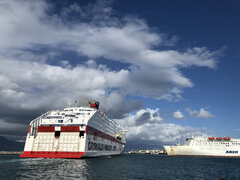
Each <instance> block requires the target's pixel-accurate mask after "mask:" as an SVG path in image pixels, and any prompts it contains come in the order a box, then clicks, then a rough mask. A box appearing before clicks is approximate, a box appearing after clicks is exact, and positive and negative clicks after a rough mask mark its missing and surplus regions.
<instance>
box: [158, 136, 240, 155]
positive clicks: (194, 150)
mask: <svg viewBox="0 0 240 180" xmlns="http://www.w3.org/2000/svg"><path fill="white" fill-rule="evenodd" d="M163 147H164V149H165V150H166V152H167V154H168V155H169V156H222V157H240V154H239V152H240V139H231V138H230V137H224V138H222V137H217V138H215V137H209V138H206V137H203V136H196V137H189V138H187V139H186V142H185V144H184V145H175V146H163Z"/></svg>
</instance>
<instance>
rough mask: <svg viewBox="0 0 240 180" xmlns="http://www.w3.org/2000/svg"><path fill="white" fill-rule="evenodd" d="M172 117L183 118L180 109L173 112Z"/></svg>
mask: <svg viewBox="0 0 240 180" xmlns="http://www.w3.org/2000/svg"><path fill="white" fill-rule="evenodd" d="M173 118H174V119H176V120H180V119H184V115H183V114H182V112H181V111H179V110H177V111H174V112H173Z"/></svg>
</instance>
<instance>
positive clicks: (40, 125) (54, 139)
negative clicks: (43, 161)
mask: <svg viewBox="0 0 240 180" xmlns="http://www.w3.org/2000/svg"><path fill="white" fill-rule="evenodd" d="M81 110H82V111H86V112H87V113H86V114H87V116H84V117H81V116H78V117H75V119H74V120H72V119H70V120H71V122H72V124H70V123H69V119H68V118H67V119H66V117H70V116H71V117H73V115H71V114H74V113H75V112H74V111H76V112H79V111H81ZM65 111H67V110H65ZM62 112H63V111H62ZM51 114H56V113H52V112H51V113H46V114H45V115H42V116H40V117H39V118H37V119H36V120H33V121H32V122H31V123H30V126H29V130H28V134H27V138H26V143H25V148H24V153H23V154H21V155H20V157H30V158H84V157H100V156H112V155H119V154H121V152H122V151H123V149H124V147H125V137H124V135H122V136H121V137H122V138H119V137H118V138H117V136H116V134H118V135H119V134H121V133H122V129H121V128H120V127H119V126H118V125H116V123H115V122H113V121H111V120H110V119H108V118H106V116H105V115H104V114H103V113H101V112H100V111H99V110H91V109H90V108H80V107H79V108H76V109H75V108H73V111H71V112H70V113H68V114H67V115H66V114H64V115H65V116H64V117H65V118H63V120H55V119H54V118H55V117H57V116H56V115H55V116H52V117H53V120H49V119H50V118H49V117H51V116H50V115H51ZM58 114H61V112H60V113H59V112H58ZM62 114H63V113H62ZM69 114H70V115H69ZM75 114H77V113H75ZM78 114H80V115H82V114H83V113H82V114H81V113H78ZM48 118H49V119H48ZM57 118H59V117H57ZM64 122H65V123H64ZM76 122H77V123H76Z"/></svg>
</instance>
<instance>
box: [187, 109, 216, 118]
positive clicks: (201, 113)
mask: <svg viewBox="0 0 240 180" xmlns="http://www.w3.org/2000/svg"><path fill="white" fill-rule="evenodd" d="M186 111H187V112H188V113H189V114H190V116H192V117H195V118H212V117H214V116H213V115H212V113H210V112H209V111H207V110H205V109H204V108H201V109H200V110H199V111H196V110H191V109H190V108H188V109H186Z"/></svg>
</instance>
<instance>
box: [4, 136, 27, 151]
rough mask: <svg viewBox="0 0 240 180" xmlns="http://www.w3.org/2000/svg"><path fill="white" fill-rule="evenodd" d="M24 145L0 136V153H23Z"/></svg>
mask: <svg viewBox="0 0 240 180" xmlns="http://www.w3.org/2000/svg"><path fill="white" fill-rule="evenodd" d="M23 149H24V143H21V142H16V141H12V140H9V139H7V138H5V137H3V136H0V151H23Z"/></svg>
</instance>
